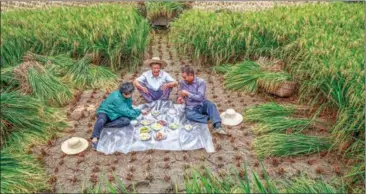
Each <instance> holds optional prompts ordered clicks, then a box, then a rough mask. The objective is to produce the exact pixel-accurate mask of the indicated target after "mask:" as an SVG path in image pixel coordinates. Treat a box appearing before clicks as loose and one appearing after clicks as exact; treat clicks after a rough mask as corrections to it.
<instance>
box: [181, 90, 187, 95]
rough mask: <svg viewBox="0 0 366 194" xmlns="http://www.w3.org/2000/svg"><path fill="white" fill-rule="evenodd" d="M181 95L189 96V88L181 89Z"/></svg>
mask: <svg viewBox="0 0 366 194" xmlns="http://www.w3.org/2000/svg"><path fill="white" fill-rule="evenodd" d="M180 93H181V95H182V96H188V95H189V92H188V91H187V90H182V91H180Z"/></svg>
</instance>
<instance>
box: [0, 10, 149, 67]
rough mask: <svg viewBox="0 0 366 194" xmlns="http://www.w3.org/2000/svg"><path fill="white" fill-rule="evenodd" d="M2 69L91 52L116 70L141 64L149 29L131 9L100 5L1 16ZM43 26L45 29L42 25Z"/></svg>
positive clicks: (14, 12)
mask: <svg viewBox="0 0 366 194" xmlns="http://www.w3.org/2000/svg"><path fill="white" fill-rule="evenodd" d="M1 23H2V36H1V38H2V39H1V56H2V57H1V64H2V66H7V65H17V64H19V63H20V62H21V59H22V56H23V55H24V54H25V53H26V52H27V51H31V52H34V53H37V54H42V55H57V54H63V53H68V52H71V54H72V55H73V56H74V57H83V56H84V55H85V54H88V53H91V54H93V55H94V56H96V57H98V58H100V59H102V63H103V64H105V65H107V66H109V67H110V68H112V69H113V70H117V69H120V68H126V67H134V66H135V65H137V64H139V63H140V60H141V59H142V55H143V53H144V50H145V47H146V45H147V44H148V42H149V41H148V35H149V31H150V26H149V25H148V22H147V20H146V19H145V18H143V17H142V16H140V15H139V14H138V12H137V11H136V9H135V8H134V7H133V6H120V5H98V6H90V7H59V8H50V9H45V10H21V11H18V10H14V11H9V12H6V13H3V12H2V13H1ZM40 24H42V25H40Z"/></svg>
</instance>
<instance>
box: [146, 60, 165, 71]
mask: <svg viewBox="0 0 366 194" xmlns="http://www.w3.org/2000/svg"><path fill="white" fill-rule="evenodd" d="M153 63H158V64H160V67H161V68H162V69H163V68H165V67H166V66H167V65H168V64H167V62H165V61H164V60H160V59H148V60H146V61H145V62H144V66H151V64H153Z"/></svg>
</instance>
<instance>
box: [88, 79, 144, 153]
mask: <svg viewBox="0 0 366 194" xmlns="http://www.w3.org/2000/svg"><path fill="white" fill-rule="evenodd" d="M134 90H135V87H134V85H133V84H132V83H131V82H126V83H123V84H122V85H121V86H120V88H119V90H116V91H113V92H112V93H111V94H110V95H109V96H108V97H107V98H106V99H105V100H104V101H103V102H102V103H101V105H100V106H99V108H98V110H97V114H96V116H97V120H96V122H95V124H94V129H93V133H92V137H91V138H92V146H93V149H94V150H96V148H97V145H98V140H99V136H100V134H101V132H102V130H103V128H104V127H108V128H119V127H125V126H128V125H130V121H131V120H134V119H136V118H137V117H138V116H140V114H141V110H139V109H134V108H133V107H132V93H133V91H134Z"/></svg>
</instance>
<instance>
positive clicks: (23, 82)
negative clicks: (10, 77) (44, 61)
mask: <svg viewBox="0 0 366 194" xmlns="http://www.w3.org/2000/svg"><path fill="white" fill-rule="evenodd" d="M30 68H35V69H37V70H38V71H45V69H44V67H43V66H42V65H41V64H39V63H38V62H36V61H26V62H24V63H22V64H20V65H19V66H18V67H16V68H14V75H15V78H16V79H17V80H18V81H19V83H20V86H21V88H20V91H21V92H22V93H26V94H30V93H32V88H31V86H30V84H29V83H28V70H29V69H30Z"/></svg>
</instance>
